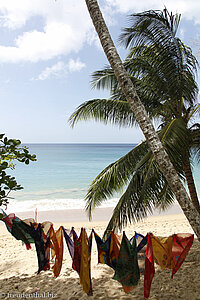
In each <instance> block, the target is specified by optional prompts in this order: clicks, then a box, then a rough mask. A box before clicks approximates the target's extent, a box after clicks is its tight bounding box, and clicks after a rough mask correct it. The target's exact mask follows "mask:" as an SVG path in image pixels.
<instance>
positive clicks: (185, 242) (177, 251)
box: [171, 233, 194, 278]
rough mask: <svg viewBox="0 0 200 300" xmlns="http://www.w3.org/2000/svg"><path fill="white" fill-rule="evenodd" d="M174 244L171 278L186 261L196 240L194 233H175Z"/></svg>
mask: <svg viewBox="0 0 200 300" xmlns="http://www.w3.org/2000/svg"><path fill="white" fill-rule="evenodd" d="M173 237H174V239H173V245H172V259H173V269H172V275H171V278H173V276H174V274H175V273H176V272H177V271H178V269H179V268H180V267H181V265H182V263H183V262H184V260H185V258H186V256H187V254H188V252H189V250H190V248H191V246H192V243H193V240H194V234H189V233H185V234H181V233H179V234H174V235H173Z"/></svg>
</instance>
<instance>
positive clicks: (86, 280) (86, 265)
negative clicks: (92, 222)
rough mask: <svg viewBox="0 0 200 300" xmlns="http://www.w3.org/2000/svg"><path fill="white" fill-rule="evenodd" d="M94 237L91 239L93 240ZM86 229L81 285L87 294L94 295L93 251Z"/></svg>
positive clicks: (83, 237)
mask: <svg viewBox="0 0 200 300" xmlns="http://www.w3.org/2000/svg"><path fill="white" fill-rule="evenodd" d="M91 238H92V237H90V239H91ZM90 242H91V241H89V239H88V236H87V233H86V231H85V228H83V229H82V245H81V266H80V284H81V285H82V286H83V290H84V292H85V293H86V294H90V295H91V294H92V284H91V276H90V275H91V274H90V259H91V250H90V245H89V243H90Z"/></svg>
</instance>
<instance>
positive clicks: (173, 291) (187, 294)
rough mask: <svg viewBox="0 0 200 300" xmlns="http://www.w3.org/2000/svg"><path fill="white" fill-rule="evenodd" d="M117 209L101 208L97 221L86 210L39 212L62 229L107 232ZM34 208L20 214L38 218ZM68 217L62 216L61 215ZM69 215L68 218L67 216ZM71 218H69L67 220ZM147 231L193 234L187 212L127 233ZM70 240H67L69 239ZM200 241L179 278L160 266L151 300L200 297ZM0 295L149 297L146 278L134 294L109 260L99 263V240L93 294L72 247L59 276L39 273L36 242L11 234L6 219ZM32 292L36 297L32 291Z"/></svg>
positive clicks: (0, 228)
mask: <svg viewBox="0 0 200 300" xmlns="http://www.w3.org/2000/svg"><path fill="white" fill-rule="evenodd" d="M111 212H112V209H98V210H96V213H95V215H94V218H93V221H92V222H88V221H87V216H86V215H84V214H83V213H81V211H78V210H76V211H65V212H63V211H62V212H55V211H54V212H39V215H38V221H40V222H41V221H44V220H49V221H52V222H53V223H54V228H55V229H57V228H58V227H59V226H60V225H63V226H64V227H65V228H66V229H71V227H72V226H74V228H75V230H76V232H77V233H78V234H79V233H80V228H81V227H85V228H86V230H87V233H88V234H89V233H90V231H91V229H92V228H94V229H95V231H96V232H97V233H98V234H99V235H100V236H102V234H103V232H104V230H105V228H106V225H107V221H108V219H109V216H110V214H111ZM32 214H33V213H21V214H20V213H19V214H17V216H19V217H20V218H25V217H33V215H32ZM61 216H62V217H61ZM64 216H65V217H64ZM66 220H67V221H66ZM135 230H136V231H137V232H139V233H141V234H146V233H147V232H149V231H151V232H152V233H154V234H155V235H158V236H169V235H171V234H173V233H193V230H192V228H191V227H190V225H189V223H188V221H187V220H186V218H185V217H184V215H183V214H171V215H167V214H166V215H160V216H152V217H148V218H146V219H144V220H143V221H141V222H139V223H136V224H131V225H129V226H127V228H125V231H126V235H127V237H129V238H131V237H132V236H133V234H134V231H135ZM64 245H65V241H64ZM199 246H200V244H199V242H198V241H197V240H196V239H195V240H194V243H193V245H192V248H191V250H190V252H189V254H188V256H187V258H186V260H185V262H184V263H183V265H182V267H181V268H180V270H179V271H178V272H177V273H176V274H175V276H174V279H173V280H172V279H171V278H170V275H171V272H170V271H169V270H164V271H163V272H161V271H160V270H159V269H158V270H157V271H156V274H155V276H154V279H153V283H152V287H151V294H150V298H149V299H152V300H153V299H154V300H156V299H166V300H167V299H185V300H187V299H190V300H200V294H199V291H200V280H199V277H200V247H199ZM0 262H1V263H0V299H1V298H2V299H23V298H24V299H25V296H26V297H27V298H29V299H35V298H46V299H51V298H54V299H63V300H78V299H105V300H107V299H127V300H129V299H138V300H140V299H144V297H143V278H141V280H140V282H139V284H138V286H137V287H136V288H135V289H134V290H133V291H132V292H130V293H129V294H125V293H124V291H123V289H122V287H121V285H120V284H119V283H118V282H117V281H115V280H113V279H112V277H113V275H114V272H113V270H112V269H111V268H109V267H108V266H106V265H102V264H97V248H96V243H95V240H94V239H93V246H92V262H91V271H92V283H93V290H94V293H93V296H91V297H90V298H89V297H88V296H87V295H86V294H85V293H84V292H83V291H82V287H81V285H80V283H79V277H78V275H77V273H76V272H75V271H74V270H73V269H72V267H71V265H72V261H71V258H70V256H69V253H68V250H67V247H66V245H65V249H64V259H63V265H62V270H61V274H60V276H59V277H58V278H56V279H55V278H54V277H53V274H52V272H51V271H46V272H44V271H42V272H41V273H40V274H39V275H37V268H38V265H37V256H36V251H35V246H34V245H32V249H31V250H26V247H25V246H24V245H22V243H21V241H17V240H16V239H15V238H14V237H13V236H12V235H11V234H10V233H8V231H7V229H6V227H5V225H4V224H3V222H1V223H0ZM31 294H32V297H31V296H30V295H31Z"/></svg>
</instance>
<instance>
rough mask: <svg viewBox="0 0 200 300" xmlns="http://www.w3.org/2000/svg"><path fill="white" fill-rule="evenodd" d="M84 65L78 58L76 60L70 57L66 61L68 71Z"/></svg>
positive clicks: (79, 68) (77, 69)
mask: <svg viewBox="0 0 200 300" xmlns="http://www.w3.org/2000/svg"><path fill="white" fill-rule="evenodd" d="M84 67H85V64H84V63H83V62H81V61H80V59H79V58H78V59H77V60H73V59H70V60H69V62H68V69H69V71H70V72H75V71H80V70H81V69H83V68H84Z"/></svg>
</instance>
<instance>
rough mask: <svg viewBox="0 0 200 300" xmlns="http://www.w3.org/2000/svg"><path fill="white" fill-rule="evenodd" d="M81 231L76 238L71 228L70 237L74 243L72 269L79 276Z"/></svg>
mask: <svg viewBox="0 0 200 300" xmlns="http://www.w3.org/2000/svg"><path fill="white" fill-rule="evenodd" d="M82 231H83V228H81V233H80V236H79V238H78V236H77V234H76V232H75V230H74V228H73V227H72V236H73V241H74V257H73V261H72V268H73V269H74V270H75V271H76V272H77V273H78V274H79V275H80V266H81V244H82Z"/></svg>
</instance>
